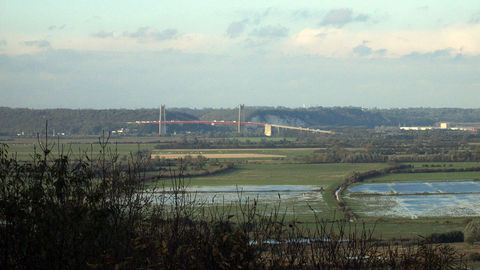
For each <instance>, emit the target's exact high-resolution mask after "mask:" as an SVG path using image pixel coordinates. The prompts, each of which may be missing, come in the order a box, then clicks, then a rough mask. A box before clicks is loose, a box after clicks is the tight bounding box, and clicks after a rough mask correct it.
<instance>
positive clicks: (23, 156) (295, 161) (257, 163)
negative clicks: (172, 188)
mask: <svg viewBox="0 0 480 270" xmlns="http://www.w3.org/2000/svg"><path fill="white" fill-rule="evenodd" d="M260 139H264V138H239V140H245V141H246V140H250V141H255V140H260ZM268 139H270V138H268ZM171 140H172V138H154V137H147V138H128V137H119V138H111V139H110V143H111V144H110V149H112V150H115V151H117V152H118V154H119V155H120V156H125V155H129V154H130V153H134V152H137V151H150V152H151V153H152V154H160V155H161V154H165V155H167V154H182V155H192V156H196V155H199V154H206V153H208V154H225V155H228V154H237V153H243V154H262V155H279V156H282V157H275V158H271V157H245V158H220V159H219V160H220V161H231V162H234V163H235V169H233V170H230V171H227V172H223V173H219V174H215V175H211V176H205V177H192V178H189V179H186V180H187V183H188V185H189V186H191V187H211V188H214V187H219V186H266V185H268V186H277V185H305V186H314V187H315V189H316V190H317V191H318V192H321V194H322V196H321V197H322V200H323V202H321V203H320V202H319V203H318V204H315V205H313V206H312V207H314V208H315V207H318V208H321V209H316V210H318V212H317V213H316V214H317V215H318V216H319V217H322V218H332V217H334V216H335V215H337V216H338V217H339V218H340V215H341V214H340V213H338V209H336V205H335V203H334V201H333V197H332V192H334V191H335V188H336V187H337V186H338V185H339V184H340V183H342V182H343V181H344V179H345V176H346V175H347V174H349V173H352V172H354V171H355V172H363V171H369V170H376V169H382V168H386V167H388V166H389V165H388V164H386V163H328V164H306V163H303V161H302V157H304V156H307V155H310V154H312V153H313V152H314V151H315V150H318V149H319V148H248V149H162V150H159V149H156V148H155V146H156V145H158V144H159V143H168V142H169V141H171ZM272 140H283V138H272ZM288 140H290V139H288ZM3 142H4V143H8V145H9V152H10V153H12V154H13V153H15V154H16V155H17V158H18V159H20V160H29V159H31V155H32V153H33V151H34V149H35V148H36V151H37V152H40V148H39V147H38V142H37V140H36V139H25V138H20V139H13V140H8V141H3ZM98 142H99V140H98V138H94V137H92V138H78V139H77V138H75V139H59V140H50V141H49V143H52V144H53V143H54V144H55V145H54V147H53V149H52V150H53V153H54V154H58V153H59V152H62V151H63V152H64V153H70V154H71V155H73V156H75V155H79V154H81V153H93V154H96V153H98V151H99V150H100V145H99V143H98ZM62 149H63V150H62ZM412 164H413V165H414V167H415V168H424V167H425V165H428V166H429V167H431V166H432V165H434V166H435V167H438V166H441V167H446V168H468V167H476V166H480V163H477V162H456V163H453V162H450V163H445V162H439V163H412ZM479 178H480V172H453V173H414V174H413V173H410V174H387V175H383V176H379V177H375V178H371V179H368V180H367V182H392V181H424V180H457V179H479ZM151 185H152V186H157V187H158V186H164V185H166V186H167V187H168V186H169V182H168V181H159V182H155V183H151ZM346 202H347V207H349V208H351V209H353V210H356V209H358V205H355V202H352V201H349V200H348V199H347V201H346ZM262 203H264V205H266V206H267V207H270V208H269V209H273V208H274V207H276V205H277V201H267V202H262ZM281 207H283V208H281V209H285V211H286V213H287V214H288V217H289V218H293V217H294V216H295V217H296V218H298V219H299V220H300V221H302V222H304V225H303V226H313V222H314V214H313V213H312V212H311V211H310V210H309V207H308V205H306V204H305V205H304V206H300V207H299V206H298V204H295V205H293V203H291V201H286V203H283V204H282V206H281ZM287 209H288V210H287ZM362 222H364V223H365V226H366V227H367V228H368V229H375V235H376V236H378V237H380V236H382V237H387V238H401V237H415V236H417V235H426V234H429V233H432V232H447V231H452V230H463V228H464V226H465V218H464V217H459V218H447V217H428V218H418V219H414V220H412V219H408V218H394V217H369V216H359V221H358V222H356V223H353V224H352V225H353V226H355V224H356V226H362V225H361V223H362Z"/></svg>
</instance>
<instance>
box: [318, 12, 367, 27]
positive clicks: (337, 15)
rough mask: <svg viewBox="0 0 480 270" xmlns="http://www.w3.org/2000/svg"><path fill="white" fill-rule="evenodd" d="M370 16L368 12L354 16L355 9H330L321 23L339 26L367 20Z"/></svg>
mask: <svg viewBox="0 0 480 270" xmlns="http://www.w3.org/2000/svg"><path fill="white" fill-rule="evenodd" d="M368 19H369V16H368V15H366V14H359V15H357V16H356V17H354V16H353V11H352V10H351V9H349V8H341V9H333V10H330V11H329V12H328V13H327V15H325V17H323V20H322V21H321V22H320V25H324V26H326V25H333V26H337V27H342V26H344V25H345V24H348V23H352V22H365V21H368Z"/></svg>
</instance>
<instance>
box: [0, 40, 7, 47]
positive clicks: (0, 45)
mask: <svg viewBox="0 0 480 270" xmlns="http://www.w3.org/2000/svg"><path fill="white" fill-rule="evenodd" d="M3 46H7V41H6V40H4V39H0V47H3Z"/></svg>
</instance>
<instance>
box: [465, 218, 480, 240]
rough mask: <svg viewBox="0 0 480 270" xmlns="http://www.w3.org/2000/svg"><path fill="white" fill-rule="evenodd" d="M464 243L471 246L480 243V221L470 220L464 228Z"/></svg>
mask: <svg viewBox="0 0 480 270" xmlns="http://www.w3.org/2000/svg"><path fill="white" fill-rule="evenodd" d="M464 234H465V242H467V243H470V244H473V243H474V242H477V241H480V221H478V220H472V221H470V222H469V223H468V224H467V226H465V232H464Z"/></svg>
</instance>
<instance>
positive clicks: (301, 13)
mask: <svg viewBox="0 0 480 270" xmlns="http://www.w3.org/2000/svg"><path fill="white" fill-rule="evenodd" d="M312 16H313V13H312V11H310V10H308V9H298V10H294V11H293V12H292V17H293V18H295V19H309V18H311V17H312Z"/></svg>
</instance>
